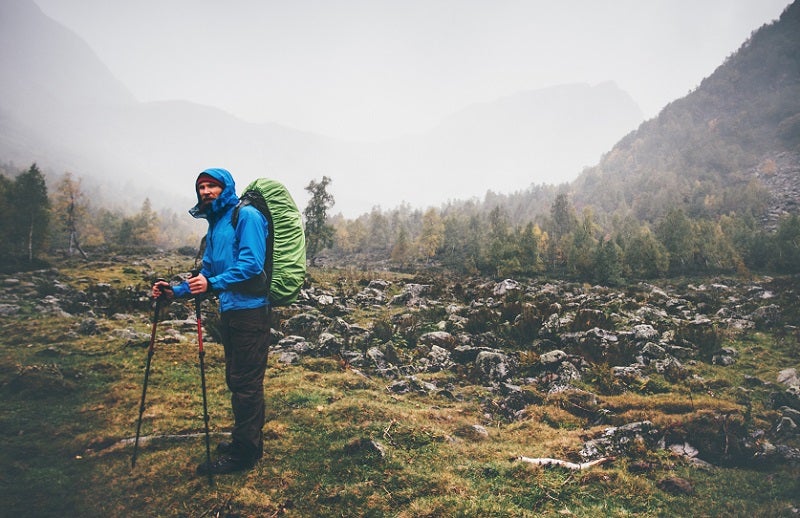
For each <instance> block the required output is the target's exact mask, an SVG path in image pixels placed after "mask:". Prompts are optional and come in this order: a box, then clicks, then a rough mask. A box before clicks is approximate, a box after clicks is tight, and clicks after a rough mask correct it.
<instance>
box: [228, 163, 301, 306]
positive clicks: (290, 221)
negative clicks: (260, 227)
mask: <svg viewBox="0 0 800 518" xmlns="http://www.w3.org/2000/svg"><path fill="white" fill-rule="evenodd" d="M239 200H240V201H239V205H238V206H237V207H236V209H235V210H234V213H233V217H232V219H231V223H232V224H233V226H234V228H235V227H236V224H237V223H238V220H239V208H240V207H241V206H242V205H252V206H254V207H255V208H257V209H258V210H259V211H261V213H262V214H264V216H266V218H267V224H268V228H269V236H268V237H267V253H266V258H265V261H264V263H265V264H264V273H265V274H266V282H262V283H261V289H262V290H268V291H267V294H268V296H269V301H270V304H272V305H273V306H288V305H289V304H291V303H292V302H294V301H295V300H297V296H298V295H299V294H300V288H302V287H303V283H304V282H305V278H306V236H305V233H304V232H303V218H302V216H301V214H300V211H299V210H298V209H297V205H296V204H295V202H294V199H292V195H291V194H289V191H288V190H287V189H286V187H285V186H284V185H283V184H282V183H280V182H278V181H275V180H270V179H268V178H259V179H257V180H255V181H253V182H252V183H251V184H250V185H248V186H247V187H246V188H245V189H244V192H243V193H242V195H241V196H240V197H239Z"/></svg>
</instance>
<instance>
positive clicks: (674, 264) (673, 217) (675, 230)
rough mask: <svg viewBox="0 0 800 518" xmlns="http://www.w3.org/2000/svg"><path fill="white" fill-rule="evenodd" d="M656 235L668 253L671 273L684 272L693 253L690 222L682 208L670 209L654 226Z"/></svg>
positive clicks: (692, 236) (692, 235)
mask: <svg viewBox="0 0 800 518" xmlns="http://www.w3.org/2000/svg"><path fill="white" fill-rule="evenodd" d="M656 236H657V237H658V239H659V241H661V243H662V244H663V245H664V247H665V248H666V249H667V252H668V253H669V265H670V269H671V270H672V272H673V273H675V272H685V271H686V270H687V269H688V268H689V267H690V266H691V263H692V258H693V257H694V253H695V246H694V232H693V229H692V222H691V220H690V219H689V218H688V217H687V216H686V213H685V212H684V211H683V209H679V208H678V209H670V210H669V211H668V212H667V214H666V215H665V216H664V219H663V220H661V222H660V223H659V224H658V226H657V227H656Z"/></svg>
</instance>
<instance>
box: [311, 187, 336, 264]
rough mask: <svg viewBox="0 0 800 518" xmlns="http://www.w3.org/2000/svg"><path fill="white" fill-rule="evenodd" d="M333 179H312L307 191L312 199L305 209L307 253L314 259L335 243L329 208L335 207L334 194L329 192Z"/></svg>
mask: <svg viewBox="0 0 800 518" xmlns="http://www.w3.org/2000/svg"><path fill="white" fill-rule="evenodd" d="M330 183H331V179H330V178H328V177H327V176H323V177H322V181H321V182H317V181H315V180H311V181H310V182H309V183H308V185H307V186H306V191H308V192H309V193H311V199H310V200H309V201H308V205H307V206H306V208H305V210H304V211H303V215H304V216H305V220H306V228H305V230H306V254H307V255H308V257H309V258H310V259H311V260H312V261H313V260H314V257H315V256H316V255H317V254H318V253H319V252H320V251H321V250H324V249H325V248H326V247H328V246H331V245H332V244H333V233H334V229H333V227H332V226H331V225H330V224H329V223H328V209H330V208H331V207H333V205H334V203H335V201H334V199H333V195H332V194H330V193H329V192H328V184H330Z"/></svg>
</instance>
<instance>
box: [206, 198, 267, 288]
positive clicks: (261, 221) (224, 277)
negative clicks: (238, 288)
mask: <svg viewBox="0 0 800 518" xmlns="http://www.w3.org/2000/svg"><path fill="white" fill-rule="evenodd" d="M267 232H268V230H267V220H266V218H265V217H264V215H263V214H261V212H259V211H258V209H256V208H254V207H250V206H244V207H242V208H241V209H240V211H239V222H238V224H237V225H236V229H235V234H236V239H235V242H236V243H238V247H237V248H236V250H235V257H234V259H233V264H232V265H231V266H230V268H227V269H226V270H225V271H224V272H222V273H221V274H219V275H216V276H214V277H210V278H209V279H208V281H209V283H210V284H211V288H212V289H214V290H215V291H221V290H225V289H227V288H228V287H229V286H231V285H232V284H235V283H238V282H243V281H246V280H248V279H250V278H252V277H255V276H257V275H259V274H260V273H261V272H262V271H263V270H264V258H265V256H266V253H267ZM204 269H205V266H204Z"/></svg>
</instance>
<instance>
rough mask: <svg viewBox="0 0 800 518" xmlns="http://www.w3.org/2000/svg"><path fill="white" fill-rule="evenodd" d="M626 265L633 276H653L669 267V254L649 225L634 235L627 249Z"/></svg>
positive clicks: (662, 272)
mask: <svg viewBox="0 0 800 518" xmlns="http://www.w3.org/2000/svg"><path fill="white" fill-rule="evenodd" d="M624 255H625V265H626V266H627V268H628V273H630V275H631V276H632V277H643V278H652V277H658V276H660V275H663V274H664V273H665V272H666V271H667V269H668V268H669V254H668V253H667V250H666V249H665V248H664V245H662V244H661V243H660V242H659V241H658V239H656V237H655V236H654V235H653V234H652V232H650V229H649V228H648V227H642V228H641V229H640V230H639V232H638V233H637V234H636V235H634V236H632V237H631V239H630V241H628V243H627V248H626V249H625V254H624Z"/></svg>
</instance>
